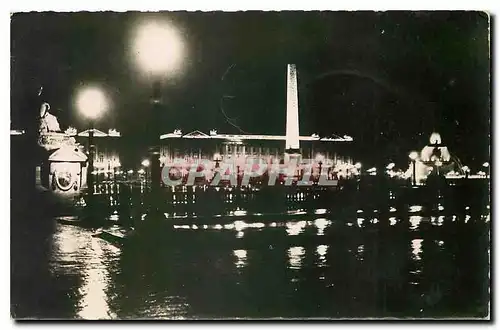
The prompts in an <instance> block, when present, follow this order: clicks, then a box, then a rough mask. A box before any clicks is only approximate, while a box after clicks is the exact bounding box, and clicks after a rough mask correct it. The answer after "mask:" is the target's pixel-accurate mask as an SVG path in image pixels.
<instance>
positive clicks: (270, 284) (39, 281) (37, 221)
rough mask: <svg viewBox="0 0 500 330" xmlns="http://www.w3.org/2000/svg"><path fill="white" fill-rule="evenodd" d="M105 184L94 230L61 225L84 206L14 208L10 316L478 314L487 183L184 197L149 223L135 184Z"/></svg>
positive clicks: (482, 296)
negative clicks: (109, 233) (123, 234)
mask: <svg viewBox="0 0 500 330" xmlns="http://www.w3.org/2000/svg"><path fill="white" fill-rule="evenodd" d="M106 189H108V188H104V191H103V193H102V194H100V195H98V196H101V197H99V198H100V202H99V203H101V204H100V205H101V206H100V207H99V208H97V210H94V211H93V212H92V213H90V214H91V216H92V217H93V218H97V219H99V220H100V221H97V223H93V224H92V225H88V223H82V222H78V223H71V221H61V220H64V219H67V220H71V219H87V218H88V217H89V215H88V213H86V212H87V210H88V208H89V205H88V203H87V205H85V206H82V205H84V204H82V203H80V204H81V205H80V206H78V207H76V208H75V207H72V208H67V209H63V208H59V209H56V208H55V207H47V205H48V204H47V201H46V200H43V199H41V198H40V196H39V195H37V194H35V195H33V197H30V198H32V199H31V200H28V201H26V202H25V203H24V204H21V203H17V202H16V200H15V199H14V200H13V202H12V205H13V212H12V220H11V224H12V243H11V246H12V263H11V278H12V283H11V284H12V292H11V300H12V313H13V315H14V316H15V317H17V318H70V319H73V318H84V319H101V318H104V319H115V318H119V319H122V318H181V319H191V318H195V319H196V318H303V317H313V318H360V317H362V318H365V317H423V318H433V317H438V318H450V317H451V318H462V317H463V318H477V317H485V316H487V314H488V308H489V307H488V303H489V277H488V276H489V275H488V274H489V255H488V251H489V244H490V242H489V233H490V212H489V204H488V198H487V193H485V191H487V189H486V190H485V189H484V187H480V188H478V189H476V188H474V189H476V190H473V189H472V188H470V187H468V188H467V189H465V188H463V189H460V188H459V187H452V188H447V189H445V190H439V191H434V190H433V191H432V193H429V191H430V190H425V191H424V190H422V189H411V188H406V189H405V190H402V189H399V190H398V189H388V190H386V191H384V193H380V191H379V190H377V191H379V192H378V193H373V192H372V193H370V192H367V193H365V194H360V193H359V192H348V191H344V192H336V193H335V195H331V194H329V193H327V192H306V193H304V192H302V191H299V192H297V191H295V192H289V193H288V195H287V193H286V192H285V193H283V191H281V192H280V194H278V193H276V192H271V193H269V194H270V195H275V196H274V199H270V195H265V196H264V197H258V196H259V194H261V195H262V194H264V193H262V192H255V191H254V192H250V193H249V192H245V193H244V194H243V193H241V192H237V191H234V190H232V191H229V192H228V191H217V192H213V193H212V195H210V196H209V193H207V192H206V191H203V190H201V191H198V192H192V191H180V192H178V193H177V195H176V197H175V201H176V203H174V198H173V197H172V195H170V197H169V198H168V199H165V200H164V203H163V204H162V210H161V214H160V215H158V217H160V218H162V219H161V220H160V221H152V219H151V216H150V218H148V217H147V211H148V207H147V204H148V202H147V201H148V199H147V198H148V197H147V193H146V191H145V190H144V189H143V188H142V189H143V190H142V192H141V187H136V188H131V187H128V186H121V188H119V189H121V191H117V190H118V189H117V188H116V187H115V188H113V189H115V190H114V191H111V190H112V188H109V189H108V191H106ZM125 191H127V192H125ZM231 194H232V197H230V198H229V197H228V196H229V195H231ZM243 195H245V196H243ZM193 196H194V197H193ZM214 196H215V197H214ZM217 196H218V197H217ZM252 196H253V197H252ZM256 196H257V197H256ZM276 196H278V197H276ZM279 196H284V197H283V198H281V197H279ZM313 196H317V197H313ZM259 198H260V200H259ZM193 200H194V202H193ZM217 200H219V201H222V202H220V203H221V204H220V205H219V204H217V202H216V201H217ZM184 201H185V202H184ZM73 202H74V201H73ZM83 202H85V201H83ZM86 202H90V201H88V200H87V201H86ZM94 202H95V203H98V202H96V201H94ZM177 202H179V203H178V204H177ZM214 205H215V206H214ZM209 206H211V207H209ZM61 210H64V211H61ZM86 217H87V218H86ZM166 217H168V218H166ZM99 227H101V228H102V227H104V228H130V227H133V229H134V230H133V231H130V232H132V233H133V234H131V235H129V236H127V238H126V239H121V240H120V239H118V240H116V241H113V240H112V239H109V238H106V237H103V236H96V235H94V234H95V233H96V230H97V228H99Z"/></svg>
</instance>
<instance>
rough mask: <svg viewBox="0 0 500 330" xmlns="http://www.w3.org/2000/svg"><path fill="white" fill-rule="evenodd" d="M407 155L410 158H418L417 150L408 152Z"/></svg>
mask: <svg viewBox="0 0 500 330" xmlns="http://www.w3.org/2000/svg"><path fill="white" fill-rule="evenodd" d="M409 157H410V159H411V160H416V159H417V158H418V152H416V151H412V152H410V155H409Z"/></svg>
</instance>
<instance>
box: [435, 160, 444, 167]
mask: <svg viewBox="0 0 500 330" xmlns="http://www.w3.org/2000/svg"><path fill="white" fill-rule="evenodd" d="M435 164H436V166H441V165H443V162H442V161H440V160H436V163H435Z"/></svg>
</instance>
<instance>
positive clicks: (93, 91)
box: [76, 86, 108, 119]
mask: <svg viewBox="0 0 500 330" xmlns="http://www.w3.org/2000/svg"><path fill="white" fill-rule="evenodd" d="M76 106H77V108H78V110H79V111H80V112H81V113H82V114H83V115H84V116H85V117H87V118H89V119H96V118H98V117H99V116H100V115H101V114H102V113H103V112H105V111H106V110H107V109H108V100H107V98H106V95H105V94H104V92H103V91H102V90H101V89H100V88H98V87H95V86H92V87H85V88H83V89H82V90H80V91H79V92H78V95H77V97H76Z"/></svg>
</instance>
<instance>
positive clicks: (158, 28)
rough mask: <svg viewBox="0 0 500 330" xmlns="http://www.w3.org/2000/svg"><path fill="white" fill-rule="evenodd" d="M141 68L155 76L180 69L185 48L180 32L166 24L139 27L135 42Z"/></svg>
mask: <svg viewBox="0 0 500 330" xmlns="http://www.w3.org/2000/svg"><path fill="white" fill-rule="evenodd" d="M133 43H134V44H133V50H134V56H135V59H136V61H137V64H138V66H139V68H140V69H141V70H143V71H145V72H148V73H150V74H153V75H163V74H169V73H172V72H174V71H175V70H177V69H179V66H180V62H181V60H182V58H183V56H184V47H183V44H182V42H181V39H180V36H179V33H178V31H176V30H175V29H174V28H173V27H172V26H171V25H169V24H168V23H165V22H158V21H151V22H147V23H145V24H142V25H139V27H138V28H137V31H136V34H135V37H134V41H133Z"/></svg>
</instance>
